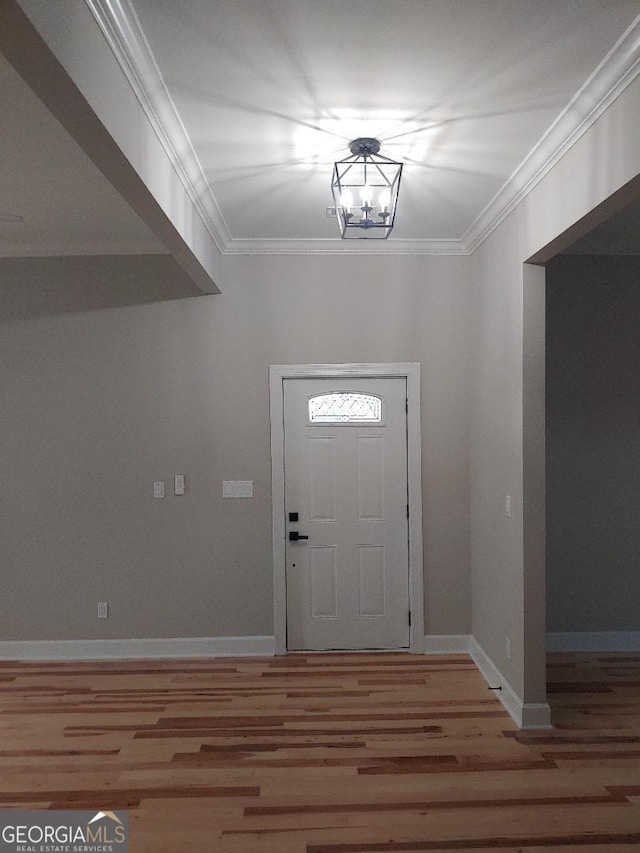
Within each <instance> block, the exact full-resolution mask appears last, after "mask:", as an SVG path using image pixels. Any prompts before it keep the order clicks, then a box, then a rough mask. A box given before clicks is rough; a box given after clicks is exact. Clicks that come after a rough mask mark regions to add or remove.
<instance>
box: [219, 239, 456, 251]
mask: <svg viewBox="0 0 640 853" xmlns="http://www.w3.org/2000/svg"><path fill="white" fill-rule="evenodd" d="M345 244H348V245H345ZM225 254H227V255H345V254H348V255H468V254H469V252H468V251H467V249H466V246H465V245H464V244H463V243H462V242H461V241H460V240H401V239H397V240H394V239H393V238H392V237H389V238H388V239H387V240H366V239H363V240H356V239H353V240H340V239H337V238H336V239H333V238H322V239H307V240H305V239H290V240H277V239H245V240H236V239H232V240H231V241H230V242H229V244H228V245H227V247H226V249H225Z"/></svg>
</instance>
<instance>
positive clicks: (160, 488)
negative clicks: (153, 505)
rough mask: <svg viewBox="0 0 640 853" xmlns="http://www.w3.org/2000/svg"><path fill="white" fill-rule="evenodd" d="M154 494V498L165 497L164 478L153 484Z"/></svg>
mask: <svg viewBox="0 0 640 853" xmlns="http://www.w3.org/2000/svg"><path fill="white" fill-rule="evenodd" d="M153 496H154V498H163V497H164V480H156V481H155V482H154V484H153Z"/></svg>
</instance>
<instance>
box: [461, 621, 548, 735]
mask: <svg viewBox="0 0 640 853" xmlns="http://www.w3.org/2000/svg"><path fill="white" fill-rule="evenodd" d="M469 654H470V655H471V657H472V658H473V661H474V663H475V665H476V666H477V667H478V669H479V670H480V672H481V673H482V675H483V676H484V679H485V681H486V682H487V684H488V685H489V686H491V687H500V688H502V689H501V690H494V691H493V692H494V694H495V696H497V698H498V699H499V700H500V701H501V702H502V704H503V705H504V707H505V709H506V710H507V711H508V713H509V715H510V716H511V719H512V720H513V721H514V723H515V724H516V725H517V726H518V728H521V729H550V728H551V708H550V707H549V705H548V704H547V703H546V702H536V703H534V702H523V701H522V699H521V698H520V697H519V696H518V694H517V693H516V692H515V690H514V689H513V687H511V685H510V684H509V682H508V681H507V679H506V678H505V677H504V675H503V674H502V673H501V672H500V670H499V669H498V667H497V666H496V665H495V664H494V662H493V661H492V660H491V658H490V657H489V656H488V655H487V653H486V652H485V651H484V649H483V648H482V647H481V646H480V644H479V643H478V642H477V640H476V639H475V637H471V644H470V648H469Z"/></svg>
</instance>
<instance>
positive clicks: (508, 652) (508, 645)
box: [504, 637, 511, 660]
mask: <svg viewBox="0 0 640 853" xmlns="http://www.w3.org/2000/svg"><path fill="white" fill-rule="evenodd" d="M504 653H505V655H506V656H507V660H511V640H510V639H509V638H508V637H507V638H506V640H505V641H504Z"/></svg>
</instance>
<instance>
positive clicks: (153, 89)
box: [85, 0, 640, 255]
mask: <svg viewBox="0 0 640 853" xmlns="http://www.w3.org/2000/svg"><path fill="white" fill-rule="evenodd" d="M85 3H86V4H87V6H88V8H89V9H90V11H91V13H92V14H93V16H94V18H95V20H96V22H97V23H98V25H99V27H100V29H101V31H102V33H103V34H104V37H105V39H106V40H107V42H108V44H109V46H110V47H111V50H112V51H113V53H114V55H115V57H116V59H117V61H118V63H119V65H120V67H121V68H122V70H123V72H124V74H125V76H126V78H127V80H128V81H129V84H130V85H131V87H132V89H133V91H134V93H135V95H136V97H137V98H138V101H139V103H140V105H141V107H142V109H143V110H144V112H145V114H146V116H147V118H148V119H149V121H150V123H151V125H152V127H153V128H154V131H155V132H156V134H157V136H158V139H159V140H160V142H161V144H162V145H163V147H164V149H165V151H166V153H167V156H168V157H169V159H170V161H171V163H172V164H173V166H174V168H175V170H176V173H177V175H178V176H179V178H180V180H181V182H182V184H183V186H184V187H185V190H186V192H187V193H188V195H189V197H190V198H191V200H192V201H193V203H194V205H195V207H196V209H197V210H198V213H199V214H200V216H201V218H202V220H203V222H204V224H205V227H206V228H207V231H208V232H209V234H210V235H211V237H212V239H213V240H214V242H215V244H216V246H217V247H218V249H219V250H220V252H221V253H222V254H225V255H226V254H229V255H254V254H268V255H280V254H362V255H365V254H366V255H377V254H388V255H396V254H398V255H407V254H408V255H468V254H471V253H472V252H474V251H475V250H476V249H477V248H478V246H480V245H481V244H482V243H483V242H484V240H486V239H487V237H489V235H490V234H491V233H492V232H493V231H494V230H495V229H496V228H497V227H498V226H499V225H500V224H501V223H502V222H503V221H504V220H505V219H506V217H507V216H508V215H509V214H510V213H511V212H512V211H513V210H514V209H515V208H516V207H517V206H518V204H520V202H521V201H522V200H523V199H524V198H526V196H527V195H528V194H529V193H530V192H531V191H532V190H533V189H534V188H535V187H536V185H537V184H538V183H539V182H540V181H541V180H542V179H543V178H544V177H545V175H546V174H547V173H548V172H549V171H550V170H551V169H552V168H553V167H554V166H555V165H556V163H557V162H558V161H559V160H560V159H561V158H562V157H563V156H564V155H565V154H566V153H567V151H569V149H570V148H571V147H572V146H573V145H575V143H576V142H577V141H578V140H579V139H580V138H581V137H582V136H583V135H584V134H585V133H586V132H587V131H588V130H589V128H590V127H591V126H592V125H593V124H594V122H596V121H597V119H598V118H599V117H600V116H601V115H602V113H603V112H604V111H605V110H606V109H607V108H608V107H609V106H610V105H611V104H612V103H613V102H614V101H615V99H616V98H617V97H618V96H619V95H620V94H621V92H622V91H623V90H624V89H625V88H626V87H627V86H628V85H629V84H630V83H631V82H632V81H633V80H634V79H635V77H636V76H637V74H638V73H639V72H640V15H639V16H638V17H637V18H636V19H635V20H634V21H633V23H632V24H631V25H630V26H629V27H628V29H627V30H626V31H625V32H624V33H623V35H622V36H621V37H620V39H619V40H618V41H617V42H616V44H615V45H614V46H613V48H612V49H611V50H610V51H609V53H608V54H607V56H605V58H604V59H603V60H602V62H601V63H600V65H598V67H597V68H596V69H595V71H594V72H593V73H592V74H591V76H590V77H589V78H588V79H587V80H586V82H585V83H584V85H583V86H582V87H581V88H580V89H579V90H578V92H577V93H576V95H575V96H574V97H573V98H572V100H571V101H570V103H569V104H568V105H567V107H566V108H565V109H564V110H563V111H562V112H561V113H560V115H559V116H558V117H557V118H556V120H555V121H554V122H553V124H552V125H551V126H550V127H549V129H548V130H547V131H546V132H545V133H544V135H543V136H542V137H541V138H540V140H539V141H538V142H537V143H536V145H535V146H534V147H533V148H532V150H531V151H530V152H529V154H527V156H526V157H525V158H524V160H523V161H522V162H521V163H520V165H519V166H518V167H517V168H516V170H515V171H514V172H513V173H512V175H511V176H510V177H509V178H508V180H507V181H506V182H505V183H504V184H503V186H502V187H501V188H500V190H498V192H497V193H496V194H495V196H494V197H493V198H492V199H491V201H490V202H489V203H488V204H487V206H486V207H485V208H484V209H483V210H482V212H481V213H480V214H479V216H478V217H477V218H476V220H475V221H474V222H473V223H472V225H471V226H470V227H469V228H468V229H467V231H466V232H465V234H464V235H463V236H462V237H460V238H458V239H447V240H437V239H426V240H414V239H412V240H402V239H397V240H396V239H393V238H390V239H389V240H384V241H382V240H381V241H379V242H378V241H367V240H353V241H351V240H346V241H345V240H334V239H307V240H305V239H293V240H291V239H289V240H278V239H238V238H233V237H232V236H231V233H230V231H229V227H228V226H227V223H226V221H225V219H224V216H223V214H222V212H221V210H220V208H219V206H218V203H217V201H216V199H215V196H214V195H213V192H212V190H211V187H210V185H209V183H208V181H207V178H206V175H205V174H204V171H203V169H202V166H201V164H200V161H199V160H198V157H197V155H196V153H195V150H194V149H193V146H192V144H191V140H190V139H189V136H188V134H187V131H186V129H185V127H184V125H183V123H182V120H181V118H180V116H179V114H178V111H177V109H176V107H175V104H174V102H173V100H172V98H171V95H170V94H169V91H168V89H167V87H166V84H165V82H164V80H163V78H162V74H161V73H160V69H159V68H158V65H157V63H156V60H155V57H154V55H153V53H152V51H151V47H150V45H149V43H148V41H147V39H146V36H145V34H144V32H143V30H142V26H141V24H140V21H139V19H138V16H137V15H136V13H135V10H134V8H133V6H132V5H131V2H130V0H85Z"/></svg>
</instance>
